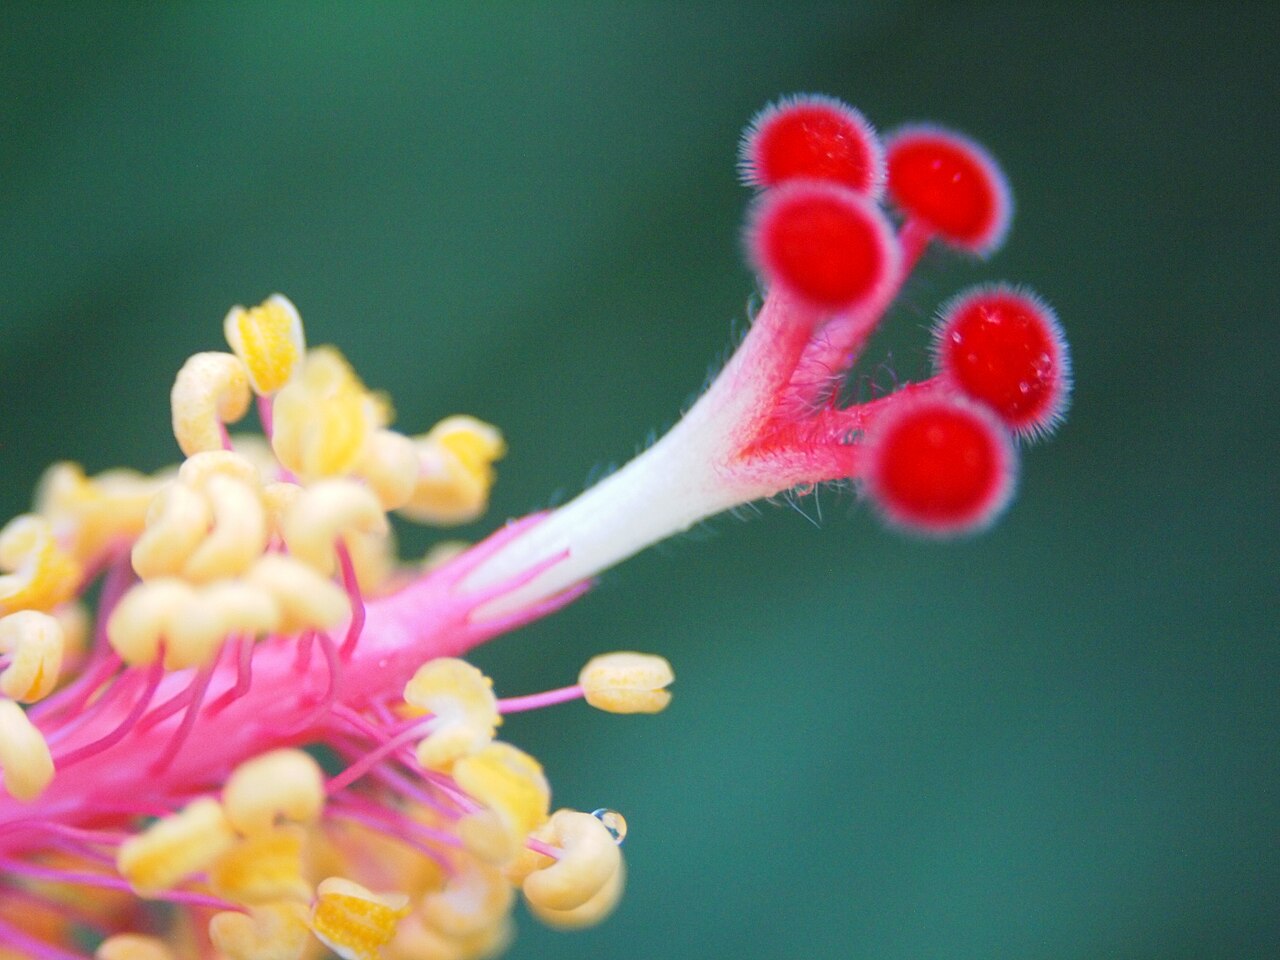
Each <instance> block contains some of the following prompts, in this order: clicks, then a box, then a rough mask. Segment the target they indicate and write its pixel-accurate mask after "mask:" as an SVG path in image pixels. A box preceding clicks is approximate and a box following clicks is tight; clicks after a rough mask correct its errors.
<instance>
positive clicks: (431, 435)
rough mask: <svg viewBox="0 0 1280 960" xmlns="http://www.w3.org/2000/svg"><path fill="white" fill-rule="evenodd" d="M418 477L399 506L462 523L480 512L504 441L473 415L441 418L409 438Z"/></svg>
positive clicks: (422, 517) (426, 519)
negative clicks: (415, 445) (412, 438)
mask: <svg viewBox="0 0 1280 960" xmlns="http://www.w3.org/2000/svg"><path fill="white" fill-rule="evenodd" d="M414 441H415V443H416V444H417V447H418V482H417V485H416V486H415V487H414V490H413V495H412V497H410V499H409V500H408V502H406V503H405V504H404V505H403V506H401V507H400V512H401V513H403V514H404V515H405V516H406V517H409V518H410V519H412V520H417V521H419V522H421V523H435V524H441V525H444V524H455V523H467V522H469V521H471V520H474V519H476V518H477V517H478V516H480V514H482V513H484V511H485V508H486V507H487V506H488V504H489V490H490V489H491V488H492V487H493V481H494V479H495V478H496V473H495V471H494V469H493V464H494V463H495V462H496V461H498V460H500V459H502V457H503V455H504V454H505V453H506V445H505V444H504V443H503V441H502V434H501V433H499V432H498V429H497V428H496V427H493V426H491V425H489V424H487V423H484V422H483V421H481V420H477V419H475V418H474V417H467V416H455V417H448V418H446V419H444V420H441V421H440V422H439V423H437V424H436V425H435V426H434V427H432V428H431V430H430V432H428V433H425V434H422V435H421V436H418V437H415V438H414Z"/></svg>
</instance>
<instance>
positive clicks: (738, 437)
mask: <svg viewBox="0 0 1280 960" xmlns="http://www.w3.org/2000/svg"><path fill="white" fill-rule="evenodd" d="M742 172H743V175H744V178H745V179H746V181H747V182H748V183H749V184H750V185H752V186H754V187H756V188H757V189H758V195H757V197H756V199H755V201H754V205H753V207H752V211H751V214H750V218H749V227H748V231H747V247H748V252H749V255H750V257H751V259H752V261H753V264H754V266H755V267H756V268H757V270H758V271H759V273H760V274H761V276H762V278H763V281H764V284H765V287H766V295H765V299H764V301H763V305H762V307H761V308H760V310H759V312H758V314H757V315H756V316H755V317H754V318H753V322H752V325H751V328H750V330H749V332H748V333H747V335H746V337H745V339H744V340H743V342H742V343H741V344H740V346H739V348H738V349H737V351H736V352H735V353H734V355H733V357H732V358H731V359H730V361H729V362H728V364H727V365H726V367H725V369H724V370H723V371H722V372H721V374H720V375H719V376H718V377H717V378H716V379H715V380H714V382H713V383H712V384H711V386H710V387H709V388H708V390H707V391H706V392H705V393H704V394H703V396H702V397H701V398H700V399H699V400H698V401H697V402H696V403H695V404H694V405H693V406H692V407H691V408H690V409H689V410H688V412H687V413H686V414H685V415H684V417H683V418H682V419H681V420H680V421H679V423H677V425H676V426H675V427H674V428H673V429H672V430H671V431H670V432H669V433H668V434H667V435H666V436H665V437H663V438H662V439H660V440H659V441H658V442H657V443H656V444H654V445H653V446H652V447H651V448H649V449H648V450H646V451H645V452H644V453H643V454H641V455H640V456H639V457H637V458H636V459H635V460H634V461H632V462H631V463H630V464H628V465H627V466H625V467H623V468H622V469H621V470H620V471H618V472H617V473H615V474H613V475H611V476H610V477H608V478H607V479H606V480H604V481H603V482H601V483H600V484H598V485H597V486H595V487H593V488H592V489H590V490H588V491H587V492H585V493H584V494H582V495H581V496H580V497H578V498H577V499H576V500H574V501H573V502H571V503H569V504H567V505H566V506H564V507H561V508H560V509H558V510H555V511H552V512H550V513H547V514H535V515H533V516H530V517H526V518H524V519H522V520H519V521H516V522H513V523H510V524H508V525H506V526H505V527H503V528H501V529H499V530H498V531H497V532H495V533H494V534H493V535H491V536H490V537H489V538H488V539H487V540H485V541H484V542H482V543H480V544H478V545H476V546H474V547H471V548H469V549H466V550H464V551H461V552H457V551H454V552H453V555H452V556H450V557H448V558H445V559H433V560H430V561H429V562H427V563H425V564H422V565H419V566H418V568H417V569H415V568H414V567H412V566H408V565H404V564H402V563H401V562H400V561H398V560H397V558H396V556H395V553H394V545H393V542H392V536H391V526H390V524H389V522H388V515H389V514H390V513H397V514H399V515H400V516H401V517H402V518H404V519H407V520H411V521H416V522H425V523H434V524H438V525H447V524H452V523H458V522H465V521H468V520H472V519H474V518H476V517H477V516H479V515H480V513H481V512H482V511H483V509H484V507H485V504H486V502H487V498H488V492H489V488H490V486H491V484H492V482H493V478H494V473H493V464H494V462H495V461H496V460H498V459H499V458H500V457H501V456H502V453H503V444H502V438H501V436H500V434H499V433H498V432H497V430H496V429H494V428H493V427H491V426H489V425H488V424H484V423H481V422H480V421H477V420H474V419H473V418H470V417H460V416H458V417H449V418H447V419H445V420H443V421H441V422H440V423H439V424H437V425H436V426H435V427H434V428H433V429H431V430H430V431H429V432H427V433H425V434H421V435H419V436H416V437H409V436H407V435H405V434H402V433H399V432H397V431H395V430H393V429H391V426H390V424H391V420H392V413H391V408H390V405H389V402H388V400H387V399H386V398H385V397H383V396H382V395H380V394H377V393H374V392H371V391H370V390H368V389H367V388H366V387H365V386H364V385H363V384H362V383H361V382H360V380H359V379H358V378H357V377H356V375H355V373H354V371H352V369H351V368H350V366H349V365H348V364H347V363H346V361H345V360H344V359H343V357H342V356H341V354H339V353H338V352H337V351H336V350H334V349H333V348H331V347H317V348H311V349H308V348H307V346H306V342H305V334H304V331H303V327H302V322H301V319H300V317H299V316H298V313H297V311H296V310H295V309H294V307H293V305H292V304H291V303H290V302H289V301H288V300H286V299H285V298H284V297H281V296H278V295H277V296H273V297H271V298H270V299H268V300H267V301H266V302H265V303H263V304H261V305H260V306H258V307H255V308H252V309H248V310H246V309H244V308H240V307H237V308H234V309H233V310H232V311H231V313H230V314H229V315H228V316H227V318H226V321H225V324H224V333H225V335H226V339H227V342H228V344H229V346H230V348H231V351H230V352H209V353H200V354H196V355H195V356H194V357H192V358H191V359H190V360H189V361H188V362H187V363H186V364H185V365H184V366H183V368H182V370H181V371H180V372H179V374H178V377H177V380H176V382H175V384H174V387H173V390H172V393H171V408H172V409H171V414H172V423H173V430H174V435H175V437H176V439H177V442H178V445H179V447H180V448H181V450H182V452H183V454H184V455H185V459H184V460H183V462H182V463H181V464H180V465H179V467H178V468H177V469H176V470H175V471H170V472H166V473H163V474H160V475H157V476H154V477H146V476H143V475H141V474H136V473H132V472H129V471H111V472H108V473H105V474H101V475H99V476H96V477H86V476H85V475H84V473H83V472H82V471H81V470H80V468H79V467H77V466H75V465H73V464H59V465H57V466H55V467H53V468H52V469H51V470H50V471H49V473H48V475H47V476H46V478H45V480H44V481H43V483H42V484H41V487H40V490H39V491H38V493H37V498H36V505H35V509H34V510H33V511H32V512H31V513H29V514H24V515H23V516H20V517H17V518H15V519H14V520H13V521H11V522H10V523H9V524H8V525H6V526H5V527H4V528H3V530H0V570H2V571H4V572H3V575H0V671H2V672H0V773H2V775H3V785H4V790H3V792H2V793H0V958H2V957H8V956H13V957H18V956H21V957H37V958H50V960H57V958H68V957H77V956H83V955H84V950H85V949H92V950H94V951H95V955H96V956H97V957H98V958H101V960H131V958H132V960H137V958H165V957H177V956H199V957H205V956H213V955H217V956H220V957H225V958H229V960H239V958H250V957H253V958H280V960H292V958H298V957H306V956H317V955H319V953H320V952H321V951H323V949H324V948H325V947H326V946H327V947H328V948H330V949H332V950H333V951H335V952H336V953H338V954H339V955H340V956H343V957H346V958H352V960H368V958H376V957H381V956H386V957H389V958H392V960H395V958H400V957H403V958H409V957H419V958H422V957H425V958H442V960H450V958H468V957H480V956H486V955H489V954H492V953H494V952H496V951H498V950H500V949H501V947H502V946H503V944H504V943H505V942H506V941H507V939H508V937H509V935H510V926H511V921H510V913H511V908H512V903H513V897H514V890H515V889H516V888H519V889H520V890H521V892H522V893H523V896H524V899H525V901H526V903H527V905H528V907H529V909H530V911H531V912H532V913H533V914H534V915H535V916H537V917H538V918H539V919H541V920H543V921H545V922H547V923H549V924H552V925H554V926H560V927H577V926H582V925H586V924H590V923H595V922H597V921H599V920H600V919H602V918H603V917H604V916H606V915H607V914H608V913H609V912H610V911H611V910H612V908H613V907H614V905H615V904H616V903H617V901H618V898H619V897H620V895H621V892H622V886H623V878H624V873H625V870H624V866H623V863H622V859H621V855H620V850H619V844H620V842H621V840H622V838H623V836H624V834H625V822H624V821H623V820H622V818H621V815H619V814H617V813H615V812H613V811H610V810H598V811H595V812H594V813H586V812H578V811H572V810H559V811H556V812H554V813H553V812H552V808H551V800H550V787H549V785H548V784H547V782H546V779H545V777H544V776H543V773H542V768H541V766H540V765H539V764H538V762H537V761H536V760H535V759H534V758H533V757H531V756H529V755H528V754H526V753H524V752H522V751H521V750H519V749H518V748H516V747H514V746H512V745H510V744H507V743H504V742H502V741H500V740H497V739H495V737H496V733H497V729H498V727H499V726H500V725H501V723H502V718H503V715H504V714H507V713H513V712H518V711H523V710H529V709H539V708H543V707H550V706H553V705H555V704H558V703H563V702H566V701H569V700H575V699H585V700H586V702H587V703H589V704H591V705H592V706H595V707H597V708H599V709H603V710H607V711H611V712H617V713H656V712H658V711H660V710H662V709H663V708H664V707H665V706H666V705H667V703H668V702H669V700H670V694H669V693H668V692H667V690H666V687H667V686H668V685H669V684H670V683H671V682H672V680H673V679H674V678H673V674H672V672H671V668H670V666H669V665H668V664H667V662H666V661H665V660H664V659H663V658H661V657H659V656H655V655H651V654H641V653H634V652H620V653H612V654H604V655H601V656H599V657H596V658H594V659H593V660H592V661H590V662H589V663H588V664H586V665H585V666H584V667H583V668H582V670H581V671H580V672H579V674H578V677H577V682H576V683H569V684H567V685H566V686H564V687H561V688H559V689H556V690H550V691H545V692H541V693H525V692H522V691H521V692H518V693H517V695H515V696H506V697H502V698H499V697H498V695H497V694H496V693H495V691H494V689H493V688H494V684H493V681H492V680H491V679H490V678H488V677H486V676H484V675H483V674H482V673H480V671H478V670H477V669H475V668H474V667H472V666H471V665H469V664H468V663H466V662H465V660H463V659H461V657H462V656H463V655H465V654H466V653H467V652H468V651H469V650H471V649H472V648H474V647H475V646H477V645H478V644H481V643H483V642H485V641H486V640H488V639H490V638H492V637H494V636H497V635H499V634H501V633H504V632H508V631H510V630H513V629H515V628H517V627H519V626H521V625H522V624H524V623H528V622H529V621H531V620H534V619H537V618H539V617H542V616H545V615H547V614H549V613H551V612H553V611H554V610H556V609H559V608H560V607H562V606H564V605H565V604H567V603H569V602H571V601H573V600H574V599H576V598H577V597H578V596H580V595H581V594H582V593H584V592H585V591H586V590H587V589H588V588H589V586H590V584H591V579H592V578H593V577H594V576H596V575H597V574H598V573H600V572H601V571H603V570H605V569H607V568H609V567H611V566H612V565H614V564H616V563H618V562H620V561H621V560H623V559H625V558H627V557H629V556H630V555H632V554H633V553H635V552H637V551H638V550H641V549H643V548H644V547H646V546H648V545H649V544H652V543H654V542H656V541H658V540H661V539H663V538H665V537H668V536H670V535H671V534H673V533H676V532H679V531H681V530H685V529H687V528H688V527H690V526H691V525H693V524H695V523H697V522H699V521H700V520H702V519H704V518H706V517H709V516H713V515H715V514H718V513H720V512H722V511H724V510H727V509H730V508H732V507H734V506H737V505H739V504H743V503H748V502H751V501H754V500H758V499H762V498H768V497H772V496H774V495H776V494H779V493H782V492H784V491H788V490H793V489H796V488H806V487H809V486H810V485H813V484H817V483H825V482H831V481H838V482H844V483H852V484H854V485H855V486H856V489H858V490H859V491H860V492H861V493H862V494H863V495H864V496H866V497H867V499H868V500H870V501H871V502H872V503H873V504H875V505H876V507H877V508H878V510H879V512H880V513H881V514H882V515H883V516H884V517H885V518H886V520H887V521H888V522H890V523H893V524H895V525H898V526H901V527H904V528H907V529H910V530H914V531H918V532H920V533H923V534H927V535H937V536H949V535H954V534H960V533H965V532H968V531H972V530H976V529H980V528H981V527H983V526H985V525H986V524H988V523H990V522H991V521H992V520H993V519H994V517H995V516H996V515H997V514H998V513H999V512H1000V510H1001V509H1002V508H1003V507H1004V506H1005V505H1006V504H1007V502H1008V500H1009V497H1010V494H1011V491H1012V488H1013V478H1014V474H1015V472H1016V459H1017V443H1016V439H1021V440H1030V439H1034V438H1037V437H1040V436H1043V435H1045V434H1046V433H1047V432H1049V431H1050V430H1051V429H1052V428H1053V426H1055V425H1056V423H1057V422H1058V421H1059V420H1060V419H1061V417H1062V415H1063V412H1064V410H1065V407H1066V402H1067V395H1068V391H1069V362H1068V357H1067V352H1066V345H1065V341H1064V339H1063V337H1062V334H1061V331H1060V329H1059V327H1058V325H1057V321H1056V319H1055V318H1054V316H1053V313H1052V311H1051V310H1050V309H1049V307H1048V306H1047V305H1045V304H1044V303H1043V302H1042V301H1041V300H1039V299H1038V298H1037V297H1036V296H1034V295H1033V294H1031V293H1029V292H1027V291H1025V290H1022V289H1020V288H1017V287H1011V286H1006V285H996V286H987V287H979V288H976V289H975V290H972V291H969V292H967V293H964V294H961V295H960V296H958V297H956V298H955V299H953V300H952V301H950V302H949V303H948V304H946V305H944V306H943V308H942V310H941V312H940V316H939V320H938V325H937V328H936V331H935V341H934V354H935V361H936V366H937V374H936V375H935V376H934V377H932V378H930V379H928V380H925V381H923V382H921V383H916V384H909V385H906V386H903V387H902V388H900V389H898V390H896V391H895V392H893V393H891V394H889V395H887V396H883V397H879V398H876V399H873V400H870V401H868V402H865V403H860V404H854V405H852V406H841V403H840V386H841V383H842V381H843V378H844V377H845V375H846V374H847V373H848V371H849V369H850V367H851V366H852V364H853V363H854V360H855V359H856V357H857V355H858V353H859V352H860V350H861V349H862V347H863V345H864V344H865V342H866V339H867V337H868V336H869V335H870V334H871V333H872V332H873V330H874V329H875V328H876V326H877V324H878V323H879V322H880V319H881V318H882V316H883V315H884V314H885V312H886V310H887V308H888V307H889V305H890V304H891V303H892V302H893V300H894V298H895V297H896V295H897V293H898V292H899V291H900V290H901V288H902V285H903V283H904V282H905V281H906V280H907V278H908V276H909V274H910V272H911V270H912V269H913V268H914V267H915V265H916V263H917V262H918V261H919V259H920V256H921V254H922V253H923V251H924V250H925V248H926V247H927V246H928V245H929V244H931V243H934V242H938V243H942V244H946V245H949V246H952V247H955V248H958V249H960V250H964V251H968V252H970V253H975V254H979V255H986V254H988V253H990V252H992V251H993V250H994V249H995V247H996V246H997V245H998V244H999V242H1000V241H1001V240H1002V238H1003V236H1004V233H1005V231H1006V229H1007V226H1008V221H1009V212H1010V201H1009V194H1008V190H1007V188H1006V187H1005V185H1004V181H1003V177H1002V175H1001V174H1000V172H999V171H998V169H997V168H996V166H995V164H994V162H993V161H992V160H991V158H990V157H988V156H987V154H986V153H985V152H984V151H982V150H981V148H979V147H977V146H976V145H975V144H973V143H972V142H970V141H969V140H967V139H965V138H963V137H961V136H958V135H956V134H953V133H950V132H947V131H943V130H939V129H936V128H930V127H910V128H905V129H904V130H902V131H900V132H899V133H897V134H894V135H892V136H891V137H889V138H888V140H887V143H886V144H884V145H882V144H881V142H880V140H879V139H878V138H877V137H876V135H875V133H874V131H873V130H872V129H871V127H870V125H869V124H868V123H867V122H866V121H865V119H864V118H863V117H862V116H861V115H860V114H858V113H857V112H856V111H854V110H853V109H852V108H850V107H847V106H845V105H844V104H841V103H839V102H837V101H834V100H831V99H829V98H824V97H800V98H795V99H791V100H786V101H783V102H781V103H779V104H778V105H776V106H774V107H771V108H769V109H768V110H766V111H764V112H763V113H762V114H761V115H760V116H759V117H758V118H757V119H756V121H755V122H754V124H753V125H752V126H751V128H749V130H748V133H747V136H746V137H745V139H744V141H743V147H742ZM886 184H887V191H888V198H889V207H890V210H891V213H892V219H891V215H890V214H886V212H885V211H884V210H882V208H881V206H880V199H881V194H882V191H883V190H884V189H885V187H886ZM254 406H256V409H257V412H258V418H259V420H260V423H261V425H262V432H263V437H262V438H259V439H253V438H250V437H243V436H240V435H238V434H237V435H232V434H230V433H229V432H228V425H229V424H233V423H236V422H237V421H239V420H240V419H241V418H242V417H244V416H245V415H246V414H247V413H248V411H249V410H250V408H251V407H254ZM1015 438H1016V439H1015ZM95 584H97V601H96V609H95V610H94V611H93V612H92V614H90V612H89V611H88V610H87V609H86V608H85V607H84V606H83V604H82V602H81V598H82V597H83V596H84V594H85V592H86V590H88V589H89V588H90V587H91V586H93V585H95ZM20 704H25V705H26V706H25V707H24V706H20ZM85 891H92V895H86V894H85ZM162 905H168V906H167V907H166V908H165V909H160V907H161V906H162Z"/></svg>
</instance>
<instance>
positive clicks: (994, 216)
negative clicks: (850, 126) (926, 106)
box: [887, 127, 1013, 256]
mask: <svg viewBox="0 0 1280 960" xmlns="http://www.w3.org/2000/svg"><path fill="white" fill-rule="evenodd" d="M887 151H888V153H887V158H888V168H889V193H890V195H891V196H892V197H893V200H894V202H895V203H896V204H897V205H898V206H899V207H900V208H901V209H902V210H903V211H904V212H905V213H906V214H907V215H908V216H910V217H914V218H916V219H918V220H921V221H923V222H924V223H926V224H928V226H930V227H931V228H933V230H934V231H935V232H936V233H937V234H938V235H939V236H940V237H941V238H942V239H943V240H945V241H946V242H948V243H950V244H952V245H953V246H956V247H960V248H961V249H963V250H968V251H970V252H971V253H977V254H980V255H983V256H985V255H987V254H990V253H992V252H993V251H995V249H996V248H997V247H999V246H1000V244H1001V242H1002V241H1003V240H1004V235H1005V233H1006V232H1008V229H1009V218H1010V215H1011V214H1012V208H1013V201H1012V198H1011V195H1010V193H1009V185H1008V182H1007V181H1006V180H1005V177H1004V174H1003V173H1002V172H1001V170H1000V167H999V165H998V164H997V163H996V162H995V160H994V159H993V158H992V157H991V155H990V154H989V153H987V151H986V150H984V149H983V148H982V147H981V146H979V145H978V144H976V143H974V142H973V141H972V140H970V139H968V138H967V137H964V136H961V135H960V134H958V133H952V132H951V131H949V130H942V129H939V128H937V127H906V128H904V129H902V130H899V131H898V132H897V133H895V134H893V135H892V136H891V137H890V138H889V141H888V144H887Z"/></svg>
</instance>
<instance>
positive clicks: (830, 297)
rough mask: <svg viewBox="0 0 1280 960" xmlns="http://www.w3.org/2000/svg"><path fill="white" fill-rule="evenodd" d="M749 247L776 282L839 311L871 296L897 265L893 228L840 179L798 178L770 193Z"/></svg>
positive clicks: (813, 302) (761, 202) (753, 227)
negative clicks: (838, 182) (840, 183)
mask: <svg viewBox="0 0 1280 960" xmlns="http://www.w3.org/2000/svg"><path fill="white" fill-rule="evenodd" d="M747 245H748V248H749V250H750V252H751V255H752V259H753V260H754V261H755V263H756V265H757V266H758V267H759V269H760V270H761V272H762V273H764V274H765V276H766V277H767V278H768V280H769V282H770V283H780V284H782V285H783V286H784V287H785V288H786V289H787V290H789V291H790V292H791V293H793V294H795V295H796V296H798V297H799V298H801V299H802V300H804V301H806V302H807V303H809V304H811V305H812V306H815V307H818V308H821V309H824V310H830V311H833V312H834V311H842V310H848V309H851V308H853V307H856V306H858V305H859V304H860V303H863V302H865V301H867V300H868V299H870V298H872V296H873V294H875V293H876V292H878V291H879V290H881V289H882V288H883V287H884V285H885V284H886V283H888V282H891V281H892V279H893V276H894V274H895V272H896V271H897V247H896V242H895V240H894V237H893V231H892V229H891V228H890V227H889V224H888V222H887V221H886V220H885V218H884V215H883V214H881V213H880V210H879V208H878V207H876V206H875V204H873V203H872V202H871V201H869V200H867V199H866V198H864V197H863V196H861V195H860V194H857V193H854V192H853V191H852V190H849V189H847V188H845V187H839V186H836V185H834V184H825V183H819V182H816V181H799V182H796V183H794V184H786V185H784V186H781V187H778V188H777V189H775V190H770V191H768V192H767V193H765V194H764V195H763V196H762V197H761V198H760V200H759V202H758V204H757V206H756V209H755V211H754V214H753V216H752V218H751V227H750V229H749V231H748V244H747Z"/></svg>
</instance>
